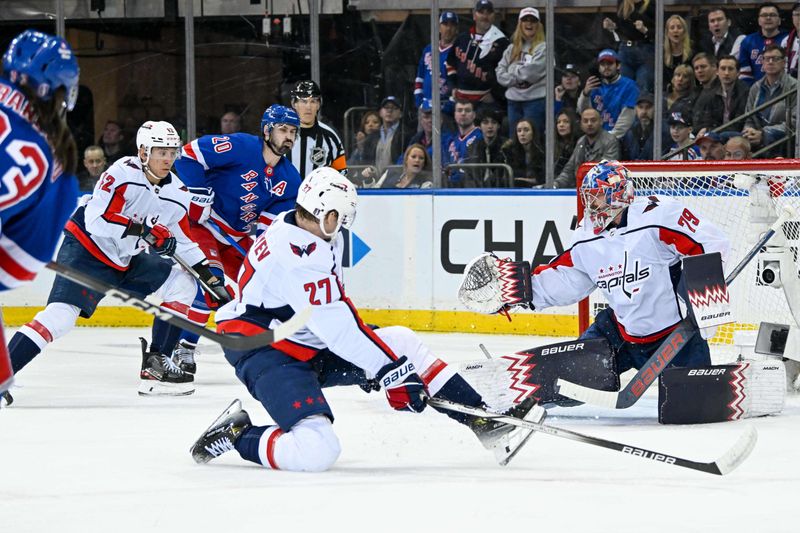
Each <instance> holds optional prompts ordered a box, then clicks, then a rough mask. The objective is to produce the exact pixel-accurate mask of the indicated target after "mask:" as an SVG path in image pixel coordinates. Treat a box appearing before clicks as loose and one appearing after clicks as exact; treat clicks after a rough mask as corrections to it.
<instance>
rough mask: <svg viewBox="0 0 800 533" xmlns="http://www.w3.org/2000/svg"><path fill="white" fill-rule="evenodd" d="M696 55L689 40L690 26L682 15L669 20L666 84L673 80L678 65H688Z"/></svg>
mask: <svg viewBox="0 0 800 533" xmlns="http://www.w3.org/2000/svg"><path fill="white" fill-rule="evenodd" d="M692 55H694V51H693V50H692V41H691V39H689V25H688V24H687V23H686V20H685V19H684V18H683V17H682V16H680V15H672V16H671V17H670V18H668V19H667V23H666V29H665V30H664V83H665V84H667V83H669V80H670V79H672V72H673V71H674V70H675V67H677V66H678V65H688V64H689V62H690V61H691V59H692Z"/></svg>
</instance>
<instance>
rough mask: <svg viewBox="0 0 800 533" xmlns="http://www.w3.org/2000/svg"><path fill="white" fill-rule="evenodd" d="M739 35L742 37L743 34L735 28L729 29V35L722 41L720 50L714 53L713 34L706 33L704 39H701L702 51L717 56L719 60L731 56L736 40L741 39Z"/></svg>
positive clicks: (700, 46)
mask: <svg viewBox="0 0 800 533" xmlns="http://www.w3.org/2000/svg"><path fill="white" fill-rule="evenodd" d="M739 35H741V33H739V32H738V31H736V30H735V29H734V28H732V27H731V28H728V35H726V36H725V38H724V39H723V40H722V44H721V45H719V50H718V51H714V41H713V40H712V35H711V32H709V31H704V32H703V35H702V37H700V45H699V48H700V51H701V52H705V53H707V54H709V55H712V56H715V57H716V58H717V59H719V58H720V57H722V56H724V55H729V54H730V53H731V50H732V49H733V43H734V42H736V38H737V37H739Z"/></svg>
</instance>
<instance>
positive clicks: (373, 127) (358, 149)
mask: <svg viewBox="0 0 800 533" xmlns="http://www.w3.org/2000/svg"><path fill="white" fill-rule="evenodd" d="M380 129H381V116H380V114H379V113H378V112H377V111H375V110H372V109H370V110H369V111H365V112H364V114H363V115H361V126H360V127H359V128H358V131H357V132H356V136H355V143H354V146H355V148H354V149H353V151H352V153H351V154H349V156H348V159H350V160H351V161H352V162H353V164H354V165H371V164H373V163H375V153H374V152H373V153H372V154H367V153H366V151H365V146H366V140H367V137H369V136H370V135H372V134H373V133H377V132H378V131H379V130H380Z"/></svg>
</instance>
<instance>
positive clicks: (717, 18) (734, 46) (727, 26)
mask: <svg viewBox="0 0 800 533" xmlns="http://www.w3.org/2000/svg"><path fill="white" fill-rule="evenodd" d="M706 21H707V22H708V33H705V34H704V35H703V37H702V38H701V39H700V47H699V48H700V51H701V52H705V53H707V54H711V55H713V56H715V57H716V58H717V59H718V60H719V58H720V57H722V56H724V55H728V54H730V55H732V56H734V57H736V58H738V57H739V48H740V47H741V45H742V41H743V40H744V35H742V34H740V33H739V31H738V30H737V29H736V28H735V27H734V26H733V20H732V19H731V16H730V14H729V13H728V11H727V10H726V9H725V8H724V7H712V8H711V9H710V10H709V11H708V14H707V15H706ZM737 61H738V59H737Z"/></svg>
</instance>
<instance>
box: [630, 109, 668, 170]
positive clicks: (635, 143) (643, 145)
mask: <svg viewBox="0 0 800 533" xmlns="http://www.w3.org/2000/svg"><path fill="white" fill-rule="evenodd" d="M662 138H668V137H662ZM620 155H621V157H622V160H623V161H651V160H652V159H653V124H650V127H649V128H647V129H644V128H643V127H642V123H641V122H639V119H638V118H637V119H636V122H634V123H633V126H632V127H631V129H629V130H628V131H627V132H626V133H625V137H623V138H622V142H621V144H620Z"/></svg>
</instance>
